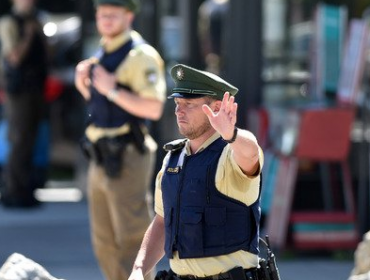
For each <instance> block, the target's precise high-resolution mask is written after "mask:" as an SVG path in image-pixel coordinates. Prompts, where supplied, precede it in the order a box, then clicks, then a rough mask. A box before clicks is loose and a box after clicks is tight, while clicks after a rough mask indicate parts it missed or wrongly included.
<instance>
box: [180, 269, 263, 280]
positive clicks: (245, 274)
mask: <svg viewBox="0 0 370 280" xmlns="http://www.w3.org/2000/svg"><path fill="white" fill-rule="evenodd" d="M174 275H175V278H178V279H180V280H255V279H258V278H257V268H249V269H243V268H241V267H236V268H233V269H231V270H229V271H227V272H224V273H220V274H215V275H211V276H206V277H197V276H193V275H176V274H174Z"/></svg>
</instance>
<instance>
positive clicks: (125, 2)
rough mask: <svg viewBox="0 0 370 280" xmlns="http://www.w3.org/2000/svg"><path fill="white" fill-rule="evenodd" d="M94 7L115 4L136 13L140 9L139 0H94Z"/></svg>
mask: <svg viewBox="0 0 370 280" xmlns="http://www.w3.org/2000/svg"><path fill="white" fill-rule="evenodd" d="M94 3H95V7H97V6H99V5H104V4H107V5H108V4H109V5H115V6H121V7H125V8H127V9H129V10H131V11H133V12H134V13H137V12H138V11H139V9H140V1H139V0H94Z"/></svg>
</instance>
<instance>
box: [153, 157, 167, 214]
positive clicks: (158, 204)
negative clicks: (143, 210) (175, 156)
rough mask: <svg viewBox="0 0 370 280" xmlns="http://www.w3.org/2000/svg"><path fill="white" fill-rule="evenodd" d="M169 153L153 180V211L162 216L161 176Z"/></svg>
mask: <svg viewBox="0 0 370 280" xmlns="http://www.w3.org/2000/svg"><path fill="white" fill-rule="evenodd" d="M169 158H170V153H168V154H167V155H166V157H165V158H164V160H163V164H162V168H161V170H160V171H159V172H158V174H157V177H156V180H155V193H154V211H155V213H156V214H158V215H159V216H161V217H164V209H163V200H162V178H163V174H164V172H165V168H166V166H167V164H168V160H169Z"/></svg>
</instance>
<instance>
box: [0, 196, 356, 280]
mask: <svg viewBox="0 0 370 280" xmlns="http://www.w3.org/2000/svg"><path fill="white" fill-rule="evenodd" d="M68 196H71V197H73V193H69V194H68V193H66V195H64V197H65V198H66V197H68ZM51 199H52V198H51ZM70 201H73V199H72V198H71V199H70ZM0 205H1V204H0ZM14 252H18V253H21V254H23V255H25V256H27V257H29V258H31V259H32V260H34V261H36V262H38V263H40V264H41V265H43V266H44V267H45V268H46V269H47V270H48V271H49V272H50V273H51V274H53V275H54V276H56V277H59V278H63V279H67V280H103V276H102V274H101V273H100V271H99V268H98V266H97V264H96V262H95V259H94V256H93V252H92V249H91V246H90V238H89V225H88V214H87V205H86V201H83V200H82V201H78V202H47V203H45V204H44V205H43V207H42V208H40V209H35V210H27V211H25V210H8V209H4V208H3V207H2V206H0V264H2V263H4V262H5V260H6V258H7V257H8V256H9V255H11V254H12V253H14ZM278 264H279V268H280V274H281V278H282V280H297V279H299V280H321V279H322V280H330V279H333V280H334V279H335V280H340V279H347V278H348V275H349V273H350V271H351V269H352V266H353V263H352V260H350V259H348V258H347V259H346V260H337V259H333V258H330V257H323V256H317V255H315V256H305V257H300V258H296V257H295V258H289V259H285V258H284V259H279V260H278ZM165 267H167V262H166V261H165V260H163V261H162V262H161V263H160V265H159V268H160V269H162V268H165Z"/></svg>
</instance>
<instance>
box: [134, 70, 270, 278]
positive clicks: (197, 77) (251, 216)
mask: <svg viewBox="0 0 370 280" xmlns="http://www.w3.org/2000/svg"><path fill="white" fill-rule="evenodd" d="M171 76H172V78H173V80H174V81H175V88H174V89H173V94H172V95H171V96H170V98H173V100H174V101H175V105H176V109H175V114H176V118H177V124H178V128H179V131H180V133H181V134H182V135H183V136H185V137H186V138H185V139H181V140H176V141H173V142H171V143H168V144H166V145H165V149H167V151H168V154H167V155H166V157H165V159H164V161H163V165H162V169H161V170H160V172H159V173H158V175H157V181H156V193H155V212H156V215H155V217H154V219H153V221H152V223H151V225H150V226H149V228H148V230H147V231H146V234H145V237H144V240H143V242H142V245H141V249H140V250H139V253H138V256H137V258H136V261H135V263H134V266H133V270H132V272H131V276H130V278H129V280H141V279H143V277H144V276H145V275H146V274H147V273H148V272H149V271H150V270H151V269H152V268H153V267H154V266H155V264H156V263H157V262H158V261H159V260H160V259H161V258H162V257H163V256H164V255H166V257H167V258H168V259H169V262H170V267H171V270H170V271H169V272H166V273H165V272H161V273H162V276H163V277H162V276H161V274H157V276H158V278H163V279H169V278H168V277H171V276H172V277H175V279H176V277H177V278H180V279H194V278H203V277H206V279H213V280H216V279H249V278H247V277H252V279H256V277H255V270H256V269H255V268H256V267H257V266H258V262H259V260H258V253H259V248H258V239H259V221H260V193H261V191H260V183H261V180H260V176H261V175H260V172H261V169H262V165H263V152H262V150H261V148H260V147H259V145H258V143H257V140H256V138H255V136H254V135H253V134H252V133H251V132H249V131H247V130H244V129H240V128H237V127H236V126H235V124H236V115H237V109H238V105H237V103H235V97H234V96H235V94H236V93H237V92H238V89H237V88H235V87H234V86H232V85H230V84H229V83H227V82H226V81H224V80H223V79H221V78H220V77H218V76H216V75H214V74H211V73H209V72H204V71H199V70H196V69H194V68H191V67H188V66H186V65H181V64H180V65H176V66H174V67H173V68H172V69H171ZM253 277H254V278H253Z"/></svg>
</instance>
